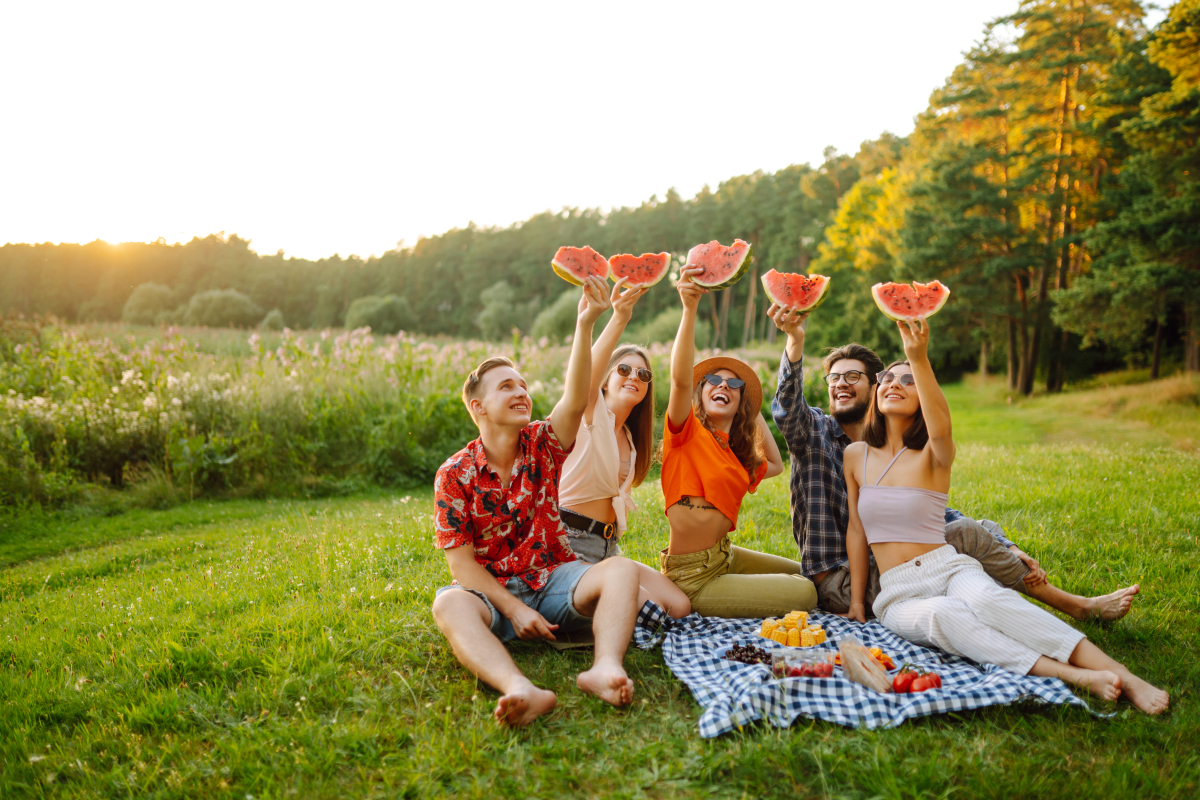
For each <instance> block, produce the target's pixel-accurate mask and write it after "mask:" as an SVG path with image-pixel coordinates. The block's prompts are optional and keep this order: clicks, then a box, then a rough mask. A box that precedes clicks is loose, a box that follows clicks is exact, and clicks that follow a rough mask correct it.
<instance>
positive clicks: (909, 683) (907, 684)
mask: <svg viewBox="0 0 1200 800" xmlns="http://www.w3.org/2000/svg"><path fill="white" fill-rule="evenodd" d="M916 679H917V673H915V672H912V671H911V670H907V669H906V670H901V671H900V672H898V673H896V677H894V678H892V691H893V692H895V693H896V694H908V693H909V692H911V691H914V689H913V683H914V682H915V681H916Z"/></svg>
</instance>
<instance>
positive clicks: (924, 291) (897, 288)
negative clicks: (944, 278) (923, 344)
mask: <svg viewBox="0 0 1200 800" xmlns="http://www.w3.org/2000/svg"><path fill="white" fill-rule="evenodd" d="M871 296H872V297H874V298H875V305H877V306H879V310H880V311H882V312H883V313H884V314H885V315H886V316H887V317H888V318H889V319H894V320H909V321H911V320H915V319H916V318H917V317H925V318H929V317H932V316H933V315H934V314H936V313H937V312H939V311H941V310H942V306H944V305H946V301H947V300H949V299H950V290H949V289H948V288H946V287H945V286H943V285H942V283H941V281H932V282H930V283H917V282H916V281H913V283H912V286H909V285H908V284H907V283H890V282H889V283H877V284H875V285H874V286H872V287H871Z"/></svg>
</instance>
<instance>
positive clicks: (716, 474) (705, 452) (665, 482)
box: [662, 411, 767, 531]
mask: <svg viewBox="0 0 1200 800" xmlns="http://www.w3.org/2000/svg"><path fill="white" fill-rule="evenodd" d="M666 422H667V424H666V427H665V429H664V430H663V465H662V490H663V497H664V498H665V500H666V506H664V513H665V510H666V509H668V508H670V507H671V506H673V505H675V504H676V503H678V502H679V499H680V498H681V497H685V496H686V497H703V498H704V499H706V500H708V502H710V503H712V504H713V506H715V507H716V509H717V510H718V511H720V512H721V513H722V514H724V515H725V516H726V517H727V518H728V519H729V521H730V522H731V523H733V527H732V528H730V531H733V530H736V529H737V518H738V511H739V510H740V509H741V507H742V498H744V497H745V496H746V492H753V491H754V490H755V489H757V488H758V484H759V483H760V482H761V481H762V479H763V476H764V475H766V474H767V463H766V462H765V461H764V462H763V463H762V464H760V465H759V466H758V469H757V470H755V475H754V480H750V476H749V475H748V474H747V473H746V468H745V467H743V466H742V462H740V461H738V459H737V456H735V455H734V454H733V451H732V450H730V449H729V448H728V447H727V446H723V443H724V442H725V441H726V440H727V437H726V436H725V434H723V433H720V432H716V433H713V432H710V431H709V430H708V429H707V428H705V427H704V426H703V425H701V424H700V420H698V419H696V412H695V411H689V412H688V418H687V421H686V422H684V423H683V428H681V429H680V430H678V431H676V430H674V429H672V427H671V420H670V418H669V417H668V418H667V420H666Z"/></svg>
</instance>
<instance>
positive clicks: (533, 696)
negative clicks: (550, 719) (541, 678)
mask: <svg viewBox="0 0 1200 800" xmlns="http://www.w3.org/2000/svg"><path fill="white" fill-rule="evenodd" d="M556 705H558V697H556V696H555V694H554V692H552V691H550V690H549V689H539V688H538V687H536V686H534V685H533V684H532V683H531V684H528V685H527V686H525V687H523V688H520V689H517V690H516V691H512V692H509V693H508V694H506V695H504V696H503V697H501V698H500V699H499V700H497V701H496V710H495V711H494V712H492V716H494V717H495V718H496V722H499V723H500V724H501V725H528V724H529V723H531V722H533V721H534V720H535V719H537V718H538V717H540V716H541V715H542V714H545V713H546V712H547V711H551V710H552V709H553V708H554V707H555V706H556Z"/></svg>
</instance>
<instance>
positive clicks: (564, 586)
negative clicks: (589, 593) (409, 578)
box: [435, 561, 592, 642]
mask: <svg viewBox="0 0 1200 800" xmlns="http://www.w3.org/2000/svg"><path fill="white" fill-rule="evenodd" d="M591 566H592V565H591V564H585V563H584V562H582V561H568V562H567V563H565V564H559V565H558V566H557V567H555V568H554V570H553V571H552V572H551V573H550V578H549V579H548V580H547V581H546V585H545V586H543V587H542V588H541V589H540V590H538V591H536V592H535V591H534V590H533V589H530V588H529V584H527V583H525V581H523V580H521V579H520V578H509V579H508V583H506V584H505V588H507V589H508V591H510V592H512V594H513V596H514V597H516V598H517V599H518V600H520V601H521V602H522V603H524V604H525V605H527V606H529V607H530V608H532V609H533V610H534V611H536V612H538V613H539V614H541V615H542V616H543V617H544V618H545V620H546V622H549V623H550V624H551V625H557V626H558V630H556V631H555V633H571V632H572V631H580V630H586V631H590V630H591V629H592V618H591V617H585V616H584V615H583V614H580V613H579V611H578V609H576V608H575V587H576V586H578V585H579V579H580V578H582V577H583V573H585V572H587V571H588V570H589V569H591ZM456 589H457V590H459V591H463V592H470V593H471V594H473V595H475V596H476V597H478V598H479V599H480V600H482V601H483V602H484V604H485V605H486V606H487V607H488V611H491V612H492V622H491V624H490V625H489V626H488V627H489V628H490V629H491V631H492V633H494V634H495V635H496V638H497V639H499V640H500V641H502V642H511V641H512V640H513V639H516V638H517V632H516V631H515V630H513V626H512V623H511V622H509V621H508V617H506V616H504V615H503V614H501V613H500V612H499V611H497V610H496V607H495V606H494V605H492V601H490V600H488V599H487V597H486V596H485V595H484V593H483V592H479V591H476V590H475V589H468V588H466V587H465V586H459V585H458V584H451V585H449V586H443V587H442V588H440V589H438V590H437V594H441V593H442V592H449V591H452V590H456ZM435 596H436V595H435Z"/></svg>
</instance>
